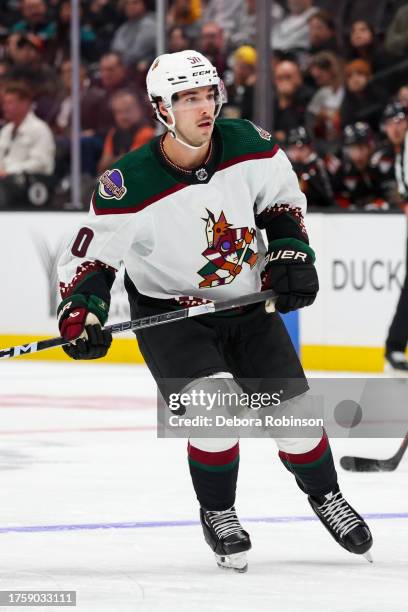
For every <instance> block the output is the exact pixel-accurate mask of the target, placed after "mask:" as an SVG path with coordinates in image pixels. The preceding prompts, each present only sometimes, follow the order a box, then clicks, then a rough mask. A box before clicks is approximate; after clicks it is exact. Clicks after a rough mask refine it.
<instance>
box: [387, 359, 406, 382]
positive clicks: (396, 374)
mask: <svg viewBox="0 0 408 612" xmlns="http://www.w3.org/2000/svg"><path fill="white" fill-rule="evenodd" d="M384 374H389V375H390V376H391V377H392V378H407V377H408V372H407V371H406V370H397V369H396V368H393V367H392V365H391V364H390V363H388V362H387V361H386V362H385V365H384Z"/></svg>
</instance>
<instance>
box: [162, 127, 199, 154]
mask: <svg viewBox="0 0 408 612" xmlns="http://www.w3.org/2000/svg"><path fill="white" fill-rule="evenodd" d="M169 132H170V134H171V136H172V138H174V140H177V142H179V143H180V144H182V145H184V146H185V147H187V148H188V149H193V150H194V151H197V150H198V149H202V148H203V147H206V146H208V142H204V143H203V144H202V145H198V147H196V146H194V145H191V144H188V142H185V141H184V140H182V139H181V138H180V137H179V136H178V135H177V132H176V130H175V129H174V128H169Z"/></svg>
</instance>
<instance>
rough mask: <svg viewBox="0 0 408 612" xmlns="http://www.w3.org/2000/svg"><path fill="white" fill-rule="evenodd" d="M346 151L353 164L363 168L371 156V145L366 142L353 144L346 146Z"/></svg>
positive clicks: (360, 168)
mask: <svg viewBox="0 0 408 612" xmlns="http://www.w3.org/2000/svg"><path fill="white" fill-rule="evenodd" d="M346 153H347V155H348V157H349V158H350V159H351V161H352V162H353V163H354V165H355V166H356V167H357V168H358V169H359V170H363V169H364V168H366V167H367V165H368V162H369V161H370V157H371V147H370V146H369V145H368V144H355V145H350V146H348V147H346Z"/></svg>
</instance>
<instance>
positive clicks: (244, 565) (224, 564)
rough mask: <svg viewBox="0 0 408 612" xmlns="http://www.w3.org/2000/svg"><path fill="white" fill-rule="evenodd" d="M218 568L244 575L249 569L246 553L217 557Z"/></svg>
mask: <svg viewBox="0 0 408 612" xmlns="http://www.w3.org/2000/svg"><path fill="white" fill-rule="evenodd" d="M215 559H216V561H217V565H218V567H221V568H222V569H228V570H234V571H235V572H239V573H241V574H243V573H244V572H246V571H247V569H248V561H247V556H246V553H244V552H241V553H236V554H235V555H215Z"/></svg>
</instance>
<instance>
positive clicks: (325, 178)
mask: <svg viewBox="0 0 408 612" xmlns="http://www.w3.org/2000/svg"><path fill="white" fill-rule="evenodd" d="M285 148H286V153H287V155H288V157H289V159H290V161H291V162H292V166H293V169H294V171H295V172H296V175H297V177H298V180H299V186H300V188H301V190H302V191H303V193H304V194H305V195H306V197H307V204H308V207H309V206H316V207H319V208H322V207H327V206H333V205H334V203H335V202H334V194H333V189H332V185H331V182H330V177H329V174H328V172H327V169H326V165H325V162H324V160H323V159H321V158H320V157H319V156H318V155H317V153H316V151H315V150H314V148H313V145H312V141H311V139H310V137H309V135H308V133H307V132H306V130H305V128H304V127H298V128H294V129H292V130H290V131H289V134H288V137H287V140H286V147H285Z"/></svg>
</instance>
